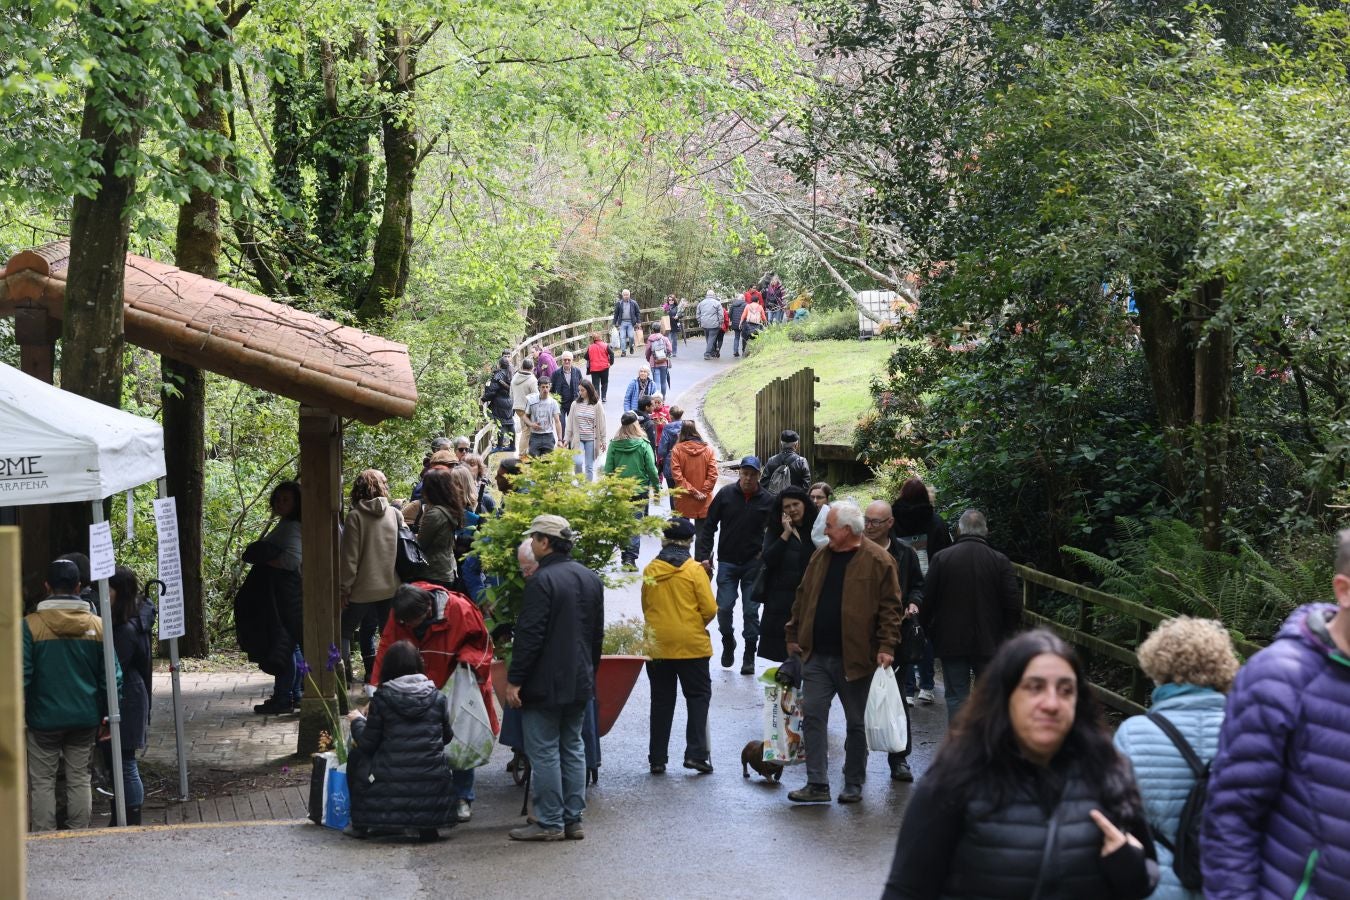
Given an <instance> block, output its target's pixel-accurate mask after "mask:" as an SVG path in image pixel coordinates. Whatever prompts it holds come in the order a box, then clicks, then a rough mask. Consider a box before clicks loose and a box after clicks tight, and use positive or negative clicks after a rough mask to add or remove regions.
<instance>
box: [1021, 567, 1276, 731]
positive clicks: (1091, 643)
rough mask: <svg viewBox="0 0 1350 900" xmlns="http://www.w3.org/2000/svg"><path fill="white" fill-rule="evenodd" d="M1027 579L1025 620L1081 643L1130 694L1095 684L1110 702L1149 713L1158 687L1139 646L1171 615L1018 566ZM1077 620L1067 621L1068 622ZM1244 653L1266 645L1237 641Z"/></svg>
mask: <svg viewBox="0 0 1350 900" xmlns="http://www.w3.org/2000/svg"><path fill="white" fill-rule="evenodd" d="M1013 571H1014V572H1016V573H1017V577H1018V578H1020V579H1021V581H1022V620H1023V621H1024V622H1026V623H1027V624H1028V625H1032V626H1040V627H1045V628H1049V629H1051V630H1052V631H1054V632H1056V633H1057V634H1059V636H1060V637H1062V638H1064V640H1066V641H1068V642H1069V643H1070V644H1073V645H1074V646H1075V647H1077V648H1078V649H1079V650H1080V651H1081V652H1082V655H1083V659H1084V663H1085V664H1086V665H1087V667H1088V669H1089V670H1090V671H1100V672H1107V671H1108V670H1112V669H1113V667H1112V664H1115V668H1114V672H1115V673H1117V674H1119V676H1120V679H1119V680H1120V681H1121V682H1125V681H1126V679H1128V686H1126V685H1125V684H1119V685H1117V686H1118V687H1122V688H1124V693H1122V692H1121V691H1117V690H1113V689H1111V688H1108V687H1105V686H1103V685H1100V684H1096V683H1094V684H1093V689H1094V690H1095V691H1096V692H1097V695H1098V697H1099V698H1100V699H1101V701H1102V702H1103V703H1105V704H1106V705H1107V706H1110V707H1112V708H1114V709H1118V710H1120V711H1121V712H1124V713H1129V714H1131V715H1134V714H1138V713H1142V712H1144V704H1145V701H1146V700H1147V699H1148V695H1149V693H1150V692H1151V691H1152V690H1153V685H1152V684H1151V683H1149V681H1148V679H1147V678H1146V677H1145V676H1144V673H1143V672H1142V671H1141V670H1140V669H1139V657H1138V655H1137V654H1136V653H1135V650H1136V648H1138V646H1139V644H1140V643H1141V642H1142V641H1143V640H1144V638H1146V637H1147V636H1148V634H1149V632H1150V631H1151V630H1152V629H1153V628H1154V627H1155V626H1156V625H1158V624H1159V623H1160V622H1163V621H1165V620H1166V619H1169V618H1171V617H1170V616H1169V615H1167V614H1166V613H1163V612H1159V611H1158V610H1156V609H1151V608H1149V607H1147V606H1143V605H1142V604H1139V603H1135V602H1133V601H1130V600H1126V599H1124V598H1122V597H1117V596H1115V595H1113V594H1107V593H1104V592H1103V591H1099V590H1096V589H1094V588H1090V587H1087V586H1085V585H1081V584H1075V583H1074V582H1072V581H1067V580H1065V579H1063V578H1056V577H1055V576H1054V575H1047V574H1046V573H1045V572H1042V571H1040V570H1038V569H1033V568H1031V567H1030V566H1021V565H1016V564H1014V565H1013ZM1066 619H1067V620H1070V621H1072V623H1073V624H1071V625H1070V624H1065V620H1066ZM1233 643H1234V646H1235V647H1236V648H1237V651H1238V654H1239V655H1241V656H1244V657H1250V656H1251V655H1252V654H1253V653H1255V652H1257V651H1258V650H1260V649H1261V647H1260V645H1258V644H1253V643H1250V642H1248V641H1234V642H1233Z"/></svg>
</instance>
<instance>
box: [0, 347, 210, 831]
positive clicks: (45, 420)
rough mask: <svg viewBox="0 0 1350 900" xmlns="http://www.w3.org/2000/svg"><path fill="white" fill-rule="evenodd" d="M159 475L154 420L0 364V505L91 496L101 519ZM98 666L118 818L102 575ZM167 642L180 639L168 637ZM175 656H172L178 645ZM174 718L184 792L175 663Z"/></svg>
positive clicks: (117, 735) (121, 812)
mask: <svg viewBox="0 0 1350 900" xmlns="http://www.w3.org/2000/svg"><path fill="white" fill-rule="evenodd" d="M163 477H164V432H163V429H162V428H161V427H160V426H159V424H158V423H156V422H152V421H150V420H148V419H143V418H141V417H139V416H134V415H132V414H131V413H127V412H123V411H122V410H119V409H113V408H112V407H109V406H104V405H103V404H102V403H97V402H95V401H93V400H89V399H87V398H85V397H81V396H79V395H77V394H72V393H69V392H67V391H63V390H61V389H60V388H57V387H54V386H52V385H50V384H47V383H46V382H43V381H39V380H38V379H36V378H33V377H31V376H29V375H25V374H24V373H23V372H20V371H19V370H17V369H14V368H12V367H10V366H7V365H3V364H0V506H32V505H36V504H43V503H74V502H86V501H87V502H89V503H90V504H91V506H92V511H93V521H94V522H95V523H98V522H102V521H103V499H104V498H105V497H110V496H112V495H113V494H117V493H120V492H122V491H126V490H130V489H132V488H134V487H137V486H138V485H143V484H146V483H148V482H152V481H159V480H160V479H162V478H163ZM98 590H99V609H100V613H101V616H102V619H103V664H104V672H105V675H106V677H107V683H108V720H109V724H110V729H109V730H110V731H111V733H112V734H111V737H112V750H113V772H112V774H113V779H114V783H115V784H116V786H117V799H116V804H117V820H118V821H121V822H125V821H126V808H125V793H124V785H123V783H122V736H121V728H120V727H119V723H120V722H121V715H120V712H119V707H118V697H117V681H116V670H115V666H116V652H115V650H114V649H113V637H112V610H111V607H110V604H109V600H108V582H107V579H102V580H100V581H99V586H98ZM171 643H172V644H175V645H176V643H177V641H173V642H171ZM173 649H174V651H175V652H174V656H175V657H176V656H177V653H176V647H174V648H173ZM173 667H174V672H173V674H174V719H175V723H176V725H177V727H178V729H179V734H178V744H179V776H180V781H181V782H183V788H184V790H186V768H185V766H184V758H183V746H182V745H183V740H182V732H181V728H182V723H181V716H180V715H179V709H180V703H179V686H178V677H177V676H178V661H177V659H174V660H173Z"/></svg>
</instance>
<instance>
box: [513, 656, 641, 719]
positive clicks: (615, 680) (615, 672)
mask: <svg viewBox="0 0 1350 900" xmlns="http://www.w3.org/2000/svg"><path fill="white" fill-rule="evenodd" d="M646 662H647V657H645V656H602V657H600V668H599V669H598V670H597V671H596V673H595V697H596V700H597V701H598V706H599V713H600V714H599V721H598V723H597V724H598V725H599V730H600V734H601V736H603V735H606V734H609V730H610V729H611V728H613V727H614V723H615V722H617V721H618V720H619V713H621V712H623V706H624V704H625V703H627V702H628V696H629V695H630V694H632V693H633V685H635V684H637V680H638V675H640V674H642V667H643V665H644V664H645V663H646ZM492 689H493V690H494V691H496V692H497V700H498V701H499V702H500V703H501V704H502V706H503V708H504V707H505V706H506V661H505V660H500V659H494V660H493V661H492Z"/></svg>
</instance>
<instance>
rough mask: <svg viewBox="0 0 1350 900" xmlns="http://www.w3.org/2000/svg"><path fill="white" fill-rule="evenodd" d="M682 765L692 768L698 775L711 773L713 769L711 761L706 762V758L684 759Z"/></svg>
mask: <svg viewBox="0 0 1350 900" xmlns="http://www.w3.org/2000/svg"><path fill="white" fill-rule="evenodd" d="M684 767H685V768H686V769H693V770H694V771H695V772H697V773H699V774H700V775H711V774H712V770H713V767H712V763H710V762H708V761H707V760H706V759H686V760H685V761H684Z"/></svg>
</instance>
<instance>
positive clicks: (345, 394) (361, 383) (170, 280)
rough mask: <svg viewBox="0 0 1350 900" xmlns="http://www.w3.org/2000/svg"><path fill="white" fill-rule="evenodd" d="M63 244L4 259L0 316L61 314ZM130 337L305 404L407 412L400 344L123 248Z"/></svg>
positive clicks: (66, 252) (375, 415)
mask: <svg viewBox="0 0 1350 900" xmlns="http://www.w3.org/2000/svg"><path fill="white" fill-rule="evenodd" d="M69 258H70V243H69V242H68V241H59V242H57V243H54V244H47V245H46V246H43V247H38V248H36V249H34V250H25V251H23V252H22V253H19V254H17V255H15V256H14V257H12V258H11V259H10V261H9V263H8V264H7V265H6V266H5V268H4V270H3V272H2V273H0V315H13V314H14V312H15V310H17V309H19V308H22V307H32V306H45V307H46V308H47V311H48V313H49V314H50V315H52V316H53V317H54V318H57V319H59V318H61V315H62V312H63V304H64V302H65V286H66V281H65V277H66V267H67V264H68V262H69ZM124 310H125V313H124V315H125V319H124V323H125V327H126V337H127V340H128V341H130V342H131V343H133V344H135V345H137V346H139V347H144V348H145V349H147V350H152V351H154V352H156V353H159V354H161V355H163V356H167V357H169V358H170V359H174V360H177V361H179V362H182V363H187V364H189V365H193V366H197V367H198V368H202V369H206V370H208V371H211V372H216V373H218V374H221V375H225V376H227V377H229V378H233V379H235V380H236V381H241V382H243V383H244V384H248V385H252V386H253V387H256V388H261V389H262V390H266V391H271V392H272V393H275V394H280V395H281V396H283V397H290V398H292V399H294V400H298V401H300V402H301V403H304V404H306V405H309V406H316V407H323V408H327V409H331V410H332V411H333V412H335V413H336V414H338V415H340V416H348V417H350V418H354V419H359V420H361V421H362V422H366V423H368V424H374V423H376V422H379V421H381V420H383V419H387V418H390V417H391V416H402V417H404V418H407V417H409V416H411V415H412V413H413V409H414V408H415V407H416V405H417V387H416V384H415V382H414V379H413V373H412V367H411V365H410V364H409V362H408V348H407V347H405V346H404V345H403V344H399V343H395V342H394V341H390V340H386V339H385V338H382V337H378V336H376V335H373V334H367V333H365V332H364V331H361V330H359V329H356V328H350V327H348V326H346V325H339V324H338V323H336V322H332V321H329V320H327V319H321V318H319V317H318V316H316V315H313V314H311V313H307V312H302V311H300V310H297V309H292V308H291V307H289V306H285V305H284V304H281V303H277V302H275V301H272V300H269V299H268V298H266V297H260V296H258V295H257V294H250V293H248V292H247V291H241V290H239V289H237V288H232V287H229V286H228V285H225V284H221V283H220V282H219V281H212V280H211V279H209V278H203V277H201V276H200V275H193V274H190V273H188V272H184V271H182V270H181V269H178V268H176V267H174V266H171V265H168V264H165V263H161V262H156V261H154V260H152V259H146V258H145V257H142V256H134V255H132V254H127V269H126V281H125V297H124Z"/></svg>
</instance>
